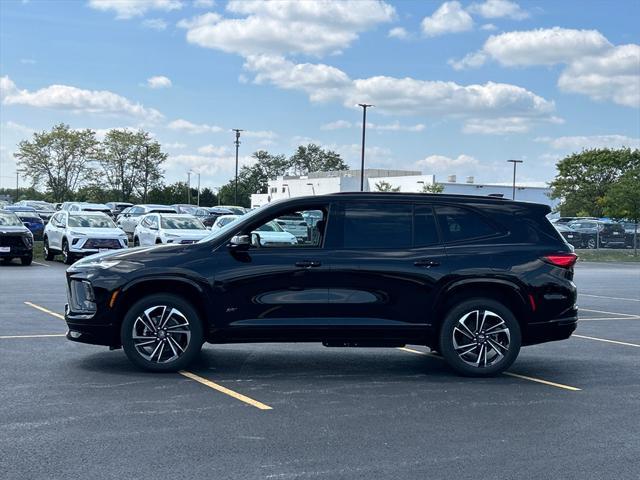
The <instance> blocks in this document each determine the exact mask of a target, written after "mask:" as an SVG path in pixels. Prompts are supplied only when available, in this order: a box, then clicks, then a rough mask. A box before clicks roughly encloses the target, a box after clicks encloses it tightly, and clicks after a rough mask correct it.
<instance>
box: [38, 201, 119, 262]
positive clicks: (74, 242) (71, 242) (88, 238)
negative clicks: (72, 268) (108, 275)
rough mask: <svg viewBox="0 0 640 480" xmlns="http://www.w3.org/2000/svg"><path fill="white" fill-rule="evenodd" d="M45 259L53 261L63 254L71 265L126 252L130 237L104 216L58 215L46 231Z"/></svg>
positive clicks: (84, 213)
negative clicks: (98, 255)
mask: <svg viewBox="0 0 640 480" xmlns="http://www.w3.org/2000/svg"><path fill="white" fill-rule="evenodd" d="M43 237H44V238H43V239H44V247H43V248H44V256H45V258H46V259H47V260H53V259H54V257H55V256H56V255H58V254H62V258H63V260H64V263H66V264H67V265H70V264H72V263H73V261H74V259H75V258H77V257H82V256H85V255H92V254H94V253H98V252H104V251H107V250H117V249H120V248H127V246H128V243H127V234H126V233H124V232H123V231H122V230H121V229H119V228H118V227H116V225H115V223H113V220H111V218H109V216H107V215H106V214H104V213H102V212H68V211H62V210H61V211H59V212H57V213H55V214H54V215H53V216H52V217H51V220H50V221H49V223H48V224H47V226H46V227H44V234H43Z"/></svg>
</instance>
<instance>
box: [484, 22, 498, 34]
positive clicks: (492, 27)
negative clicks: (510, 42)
mask: <svg viewBox="0 0 640 480" xmlns="http://www.w3.org/2000/svg"><path fill="white" fill-rule="evenodd" d="M497 29H498V27H496V26H495V25H494V24H493V23H485V24H484V25H482V26H481V27H480V30H484V31H487V32H488V31H492V30H497Z"/></svg>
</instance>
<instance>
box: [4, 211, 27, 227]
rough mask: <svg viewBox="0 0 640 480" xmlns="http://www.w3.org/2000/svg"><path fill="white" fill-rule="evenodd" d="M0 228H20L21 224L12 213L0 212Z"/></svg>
mask: <svg viewBox="0 0 640 480" xmlns="http://www.w3.org/2000/svg"><path fill="white" fill-rule="evenodd" d="M0 226H3V227H21V226H22V222H21V221H20V219H19V218H18V217H17V215H15V214H14V213H9V212H0Z"/></svg>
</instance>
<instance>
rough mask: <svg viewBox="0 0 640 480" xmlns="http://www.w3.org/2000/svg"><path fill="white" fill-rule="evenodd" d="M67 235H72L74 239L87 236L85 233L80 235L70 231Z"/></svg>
mask: <svg viewBox="0 0 640 480" xmlns="http://www.w3.org/2000/svg"><path fill="white" fill-rule="evenodd" d="M69 235H73V236H75V237H86V236H87V234H86V233H82V232H74V231H73V230H71V231H70V232H69Z"/></svg>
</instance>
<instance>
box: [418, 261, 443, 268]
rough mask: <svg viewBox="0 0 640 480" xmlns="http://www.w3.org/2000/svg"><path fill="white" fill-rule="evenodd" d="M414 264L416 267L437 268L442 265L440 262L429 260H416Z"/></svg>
mask: <svg viewBox="0 0 640 480" xmlns="http://www.w3.org/2000/svg"><path fill="white" fill-rule="evenodd" d="M413 264H414V265H415V266H416V267H426V268H429V267H437V266H438V265H440V262H436V261H435V260H427V259H423V260H416V261H415V262H413Z"/></svg>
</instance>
